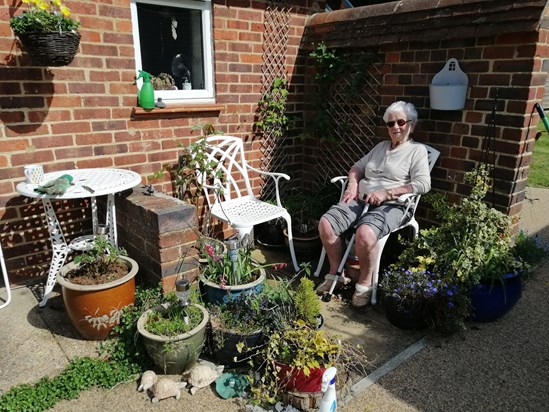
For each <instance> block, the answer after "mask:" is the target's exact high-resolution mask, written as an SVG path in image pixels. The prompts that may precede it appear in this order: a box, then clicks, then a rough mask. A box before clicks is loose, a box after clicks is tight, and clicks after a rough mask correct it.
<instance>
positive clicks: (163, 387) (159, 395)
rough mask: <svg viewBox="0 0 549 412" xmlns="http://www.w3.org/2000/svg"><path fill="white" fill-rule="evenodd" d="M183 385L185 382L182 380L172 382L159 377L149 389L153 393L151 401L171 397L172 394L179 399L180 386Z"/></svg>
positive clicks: (182, 386) (154, 401)
mask: <svg viewBox="0 0 549 412" xmlns="http://www.w3.org/2000/svg"><path fill="white" fill-rule="evenodd" d="M184 387H185V383H183V382H174V381H172V380H171V379H168V378H160V379H158V380H157V381H156V383H155V384H154V385H153V386H152V387H151V389H150V391H151V393H152V395H153V398H152V399H151V402H153V403H156V402H158V401H161V400H162V399H166V398H171V397H172V396H174V397H175V399H179V398H180V397H181V388H184Z"/></svg>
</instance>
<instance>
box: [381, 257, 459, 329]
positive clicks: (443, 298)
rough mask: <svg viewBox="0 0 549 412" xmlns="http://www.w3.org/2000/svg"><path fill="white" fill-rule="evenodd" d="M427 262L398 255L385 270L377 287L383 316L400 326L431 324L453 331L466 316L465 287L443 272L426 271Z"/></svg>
mask: <svg viewBox="0 0 549 412" xmlns="http://www.w3.org/2000/svg"><path fill="white" fill-rule="evenodd" d="M407 256H410V255H407ZM430 263H432V261H431V260H430V258H427V259H424V258H423V257H421V256H420V257H418V258H415V261H406V260H405V259H404V258H402V257H401V259H400V260H398V261H397V262H396V263H394V264H392V265H390V266H389V268H388V269H387V270H385V272H384V273H383V276H382V280H381V282H380V285H379V287H380V290H381V292H382V294H383V296H384V298H383V307H384V309H385V313H386V315H387V319H388V320H389V322H391V323H392V324H393V325H395V326H397V327H399V328H402V329H422V328H426V327H428V326H431V325H434V326H435V330H437V331H439V332H443V333H452V332H455V331H457V330H459V329H461V328H462V327H463V325H464V321H465V319H466V318H467V316H468V315H469V300H468V298H467V296H468V289H467V288H465V287H460V286H459V285H458V284H457V283H456V282H455V280H453V279H452V278H451V277H450V276H448V275H447V273H445V272H432V271H430V270H429V269H428V267H429V266H430Z"/></svg>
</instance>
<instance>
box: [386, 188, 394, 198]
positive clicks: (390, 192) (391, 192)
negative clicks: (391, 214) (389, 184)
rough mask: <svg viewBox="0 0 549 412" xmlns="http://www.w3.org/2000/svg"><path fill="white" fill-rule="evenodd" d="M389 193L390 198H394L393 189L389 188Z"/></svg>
mask: <svg viewBox="0 0 549 412" xmlns="http://www.w3.org/2000/svg"><path fill="white" fill-rule="evenodd" d="M387 195H389V200H392V199H393V189H387Z"/></svg>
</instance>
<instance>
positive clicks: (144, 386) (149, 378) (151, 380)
mask: <svg viewBox="0 0 549 412" xmlns="http://www.w3.org/2000/svg"><path fill="white" fill-rule="evenodd" d="M157 380H158V377H157V376H156V373H154V371H145V372H143V374H142V375H141V383H140V385H139V387H138V388H137V391H138V392H147V391H148V390H149V389H150V388H152V386H153V385H154V384H155V383H156V381H157Z"/></svg>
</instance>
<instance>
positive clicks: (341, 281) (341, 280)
mask: <svg viewBox="0 0 549 412" xmlns="http://www.w3.org/2000/svg"><path fill="white" fill-rule="evenodd" d="M334 280H336V281H337V282H336V285H335V287H334V290H337V289H339V288H340V287H341V286H344V285H347V284H349V282H351V278H348V277H346V276H336V275H330V274H327V275H326V276H324V281H323V282H322V283H321V284H320V285H318V287H317V288H316V293H318V294H323V293H326V292H329V291H330V288H331V287H332V283H333V282H334Z"/></svg>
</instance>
